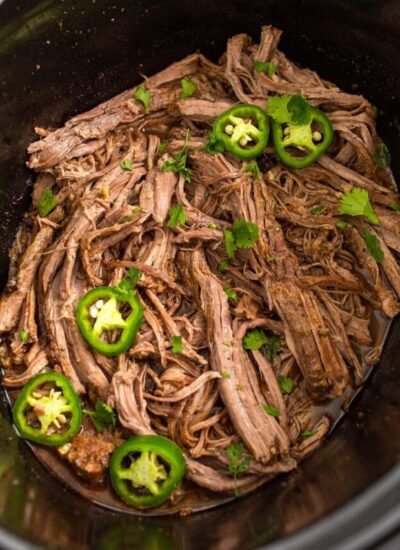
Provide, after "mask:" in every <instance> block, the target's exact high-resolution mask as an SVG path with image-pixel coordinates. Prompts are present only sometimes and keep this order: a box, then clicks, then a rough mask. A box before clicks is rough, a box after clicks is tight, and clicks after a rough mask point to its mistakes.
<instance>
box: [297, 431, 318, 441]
mask: <svg viewBox="0 0 400 550" xmlns="http://www.w3.org/2000/svg"><path fill="white" fill-rule="evenodd" d="M315 433H316V432H315V431H313V430H312V431H305V432H302V434H301V437H302V439H308V438H309V437H312V436H313V435H315Z"/></svg>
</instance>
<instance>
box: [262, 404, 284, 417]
mask: <svg viewBox="0 0 400 550" xmlns="http://www.w3.org/2000/svg"><path fill="white" fill-rule="evenodd" d="M262 408H263V411H264V412H266V413H267V414H269V415H270V416H274V417H275V418H279V416H280V414H281V412H280V410H279V409H278V408H277V407H274V406H273V405H262Z"/></svg>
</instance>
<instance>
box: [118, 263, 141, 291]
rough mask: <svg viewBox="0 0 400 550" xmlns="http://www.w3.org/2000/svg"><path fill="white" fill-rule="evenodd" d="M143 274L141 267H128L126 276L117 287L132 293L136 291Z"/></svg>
mask: <svg viewBox="0 0 400 550" xmlns="http://www.w3.org/2000/svg"><path fill="white" fill-rule="evenodd" d="M141 276H142V272H141V271H140V270H139V269H136V267H131V268H130V269H128V271H127V272H126V275H125V277H124V278H123V279H122V281H121V282H120V283H119V285H118V286H117V288H118V289H119V290H122V292H125V293H127V294H130V293H132V292H134V290H135V287H136V285H137V284H138V282H139V279H140V277H141Z"/></svg>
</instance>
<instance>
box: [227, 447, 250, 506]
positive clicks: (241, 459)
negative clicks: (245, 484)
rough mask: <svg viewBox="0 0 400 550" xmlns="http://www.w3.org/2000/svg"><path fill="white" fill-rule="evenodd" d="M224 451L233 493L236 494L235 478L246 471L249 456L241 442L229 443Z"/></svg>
mask: <svg viewBox="0 0 400 550" xmlns="http://www.w3.org/2000/svg"><path fill="white" fill-rule="evenodd" d="M225 452H226V455H227V457H228V458H229V464H228V472H229V473H230V475H231V476H233V479H234V485H235V495H236V496H237V495H238V490H237V486H236V483H237V479H238V478H239V477H240V476H242V475H243V474H244V473H246V472H247V470H248V467H249V464H250V457H249V456H247V455H246V452H245V449H244V447H243V445H242V443H231V445H229V447H228V448H227V449H226V451H225Z"/></svg>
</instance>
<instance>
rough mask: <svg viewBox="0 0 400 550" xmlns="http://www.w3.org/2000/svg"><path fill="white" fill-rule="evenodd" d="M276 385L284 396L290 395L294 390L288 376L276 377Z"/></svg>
mask: <svg viewBox="0 0 400 550" xmlns="http://www.w3.org/2000/svg"><path fill="white" fill-rule="evenodd" d="M278 384H279V387H280V388H281V392H282V393H283V394H284V395H290V394H291V393H292V391H293V390H294V382H293V380H292V379H291V378H289V377H288V376H278Z"/></svg>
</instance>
